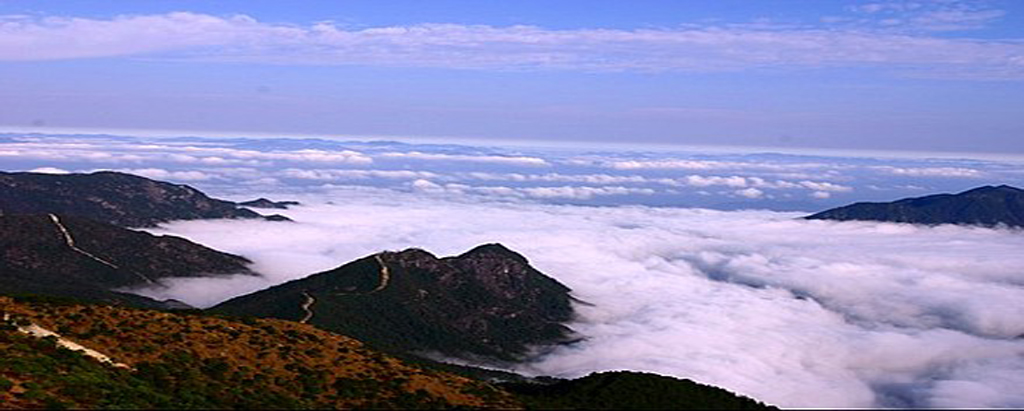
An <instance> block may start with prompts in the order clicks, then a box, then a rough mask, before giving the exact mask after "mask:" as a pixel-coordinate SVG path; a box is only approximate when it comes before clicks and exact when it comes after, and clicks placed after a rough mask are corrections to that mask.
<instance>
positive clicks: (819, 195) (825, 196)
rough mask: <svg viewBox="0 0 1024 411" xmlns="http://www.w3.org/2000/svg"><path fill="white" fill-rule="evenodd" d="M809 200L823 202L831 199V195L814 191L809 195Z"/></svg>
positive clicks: (826, 192)
mask: <svg viewBox="0 0 1024 411" xmlns="http://www.w3.org/2000/svg"><path fill="white" fill-rule="evenodd" d="M811 198H818V199H822V200H824V199H828V198H832V193H829V192H828V191H815V192H813V193H811Z"/></svg>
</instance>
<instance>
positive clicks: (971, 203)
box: [807, 185, 1024, 227]
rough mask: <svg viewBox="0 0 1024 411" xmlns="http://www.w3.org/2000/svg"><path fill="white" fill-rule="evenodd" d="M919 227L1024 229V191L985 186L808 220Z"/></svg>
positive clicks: (868, 205)
mask: <svg viewBox="0 0 1024 411" xmlns="http://www.w3.org/2000/svg"><path fill="white" fill-rule="evenodd" d="M807 218H808V219H811V220H867V221H888V222H895V223H915V224H966V225H980V226H995V225H1000V224H1002V225H1006V226H1011V227H1024V190H1021V189H1019V188H1015V187H1010V186H1006V185H1002V186H998V187H993V186H984V187H979V188H975V189H973V190H968V191H964V192H962V193H959V194H937V195H930V196H926V197H916V198H906V199H902V200H898V201H894V202H891V203H856V204H852V205H848V206H844V207H839V208H833V209H831V210H826V211H822V212H820V213H818V214H814V215H812V216H809V217H807Z"/></svg>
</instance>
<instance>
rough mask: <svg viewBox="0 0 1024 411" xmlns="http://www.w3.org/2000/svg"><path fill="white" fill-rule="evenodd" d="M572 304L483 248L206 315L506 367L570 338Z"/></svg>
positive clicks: (525, 267) (273, 292) (514, 259)
mask: <svg viewBox="0 0 1024 411" xmlns="http://www.w3.org/2000/svg"><path fill="white" fill-rule="evenodd" d="M571 301H572V298H571V297H570V296H569V288H568V287H566V286H564V285H562V284H561V283H559V282H558V281H556V280H554V279H552V278H551V277H548V276H546V275H544V274H543V273H541V272H539V271H537V270H536V269H534V268H533V267H531V266H530V265H529V262H527V260H526V258H524V257H523V256H521V255H519V254H517V253H515V252H513V251H511V250H509V249H507V248H505V247H504V246H502V245H499V244H488V245H483V246H480V247H477V248H474V249H473V250H470V251H468V252H466V253H464V254H462V255H459V256H457V257H446V258H437V257H435V256H434V255H433V254H430V253H428V252H426V251H423V250H419V249H409V250H405V251H401V252H383V253H379V254H374V255H371V256H368V257H364V258H362V259H359V260H356V261H353V262H351V263H348V264H345V265H343V266H341V267H339V268H335V269H333V270H329V271H325V272H322V273H318V274H313V275H311V276H308V277H305V278H302V279H299V280H294V281H291V282H288V283H285V284H281V285H278V286H275V287H271V288H268V289H266V290H263V291H259V292H256V293H252V294H249V295H245V296H242V297H238V298H235V299H232V300H229V301H226V302H224V303H222V304H220V305H218V306H216V307H213V308H212V310H213V311H215V312H222V313H226V314H233V315H250V316H258V317H273V318H282V319H289V320H295V321H301V322H308V323H309V324H313V325H317V326H319V327H322V328H324V329H327V330H331V331H336V332H339V333H342V334H345V335H349V336H352V337H355V338H357V339H359V340H361V341H364V342H367V343H369V344H371V345H373V346H375V347H377V348H381V349H385V350H388V351H393V352H417V353H427V354H431V353H433V354H442V355H445V356H457V357H463V358H466V357H470V358H473V357H475V358H478V359H485V360H491V361H493V360H499V361H515V360H519V359H522V357H523V356H524V355H525V354H526V353H527V351H528V349H529V347H530V346H532V345H546V344H553V343H560V342H566V341H568V340H569V339H570V338H571V335H572V332H571V330H569V329H568V328H567V327H566V326H565V325H564V324H565V323H566V322H568V321H569V320H571V319H572V317H573V308H572V304H571Z"/></svg>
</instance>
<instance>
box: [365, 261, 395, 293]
mask: <svg viewBox="0 0 1024 411" xmlns="http://www.w3.org/2000/svg"><path fill="white" fill-rule="evenodd" d="M374 257H375V258H376V259H377V264H380V283H379V284H377V287H376V288H374V289H372V290H370V292H368V293H367V294H373V293H375V292H377V291H380V290H383V289H384V288H386V287H387V286H388V283H389V282H391V270H390V269H388V265H387V264H384V259H383V258H381V256H380V254H377V255H374Z"/></svg>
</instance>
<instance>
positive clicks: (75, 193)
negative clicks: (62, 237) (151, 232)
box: [0, 171, 283, 227]
mask: <svg viewBox="0 0 1024 411" xmlns="http://www.w3.org/2000/svg"><path fill="white" fill-rule="evenodd" d="M42 213H56V214H60V215H70V216H79V217H86V218H90V219H93V220H96V221H101V222H105V223H109V224H114V225H119V226H122V227H152V226H155V225H157V224H158V223H162V222H166V221H171V220H194V219H204V218H263V216H261V215H260V214H258V213H256V212H254V211H252V210H248V209H245V208H240V207H238V206H237V205H236V204H235V203H233V202H230V201H224V200H218V199H214V198H210V197H207V196H206V195H205V194H203V193H202V192H200V191H199V190H196V189H194V188H192V187H189V186H186V185H178V184H171V183H165V182H160V181H154V180H150V179H148V178H144V177H139V176H134V175H131V174H124V173H117V172H110V171H101V172H96V173H92V174H64V175H55V174H39V173H4V172H0V214H42ZM278 217H279V218H277V219H280V218H283V217H280V216H278Z"/></svg>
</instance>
